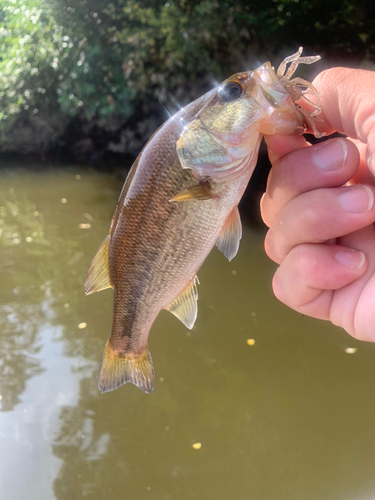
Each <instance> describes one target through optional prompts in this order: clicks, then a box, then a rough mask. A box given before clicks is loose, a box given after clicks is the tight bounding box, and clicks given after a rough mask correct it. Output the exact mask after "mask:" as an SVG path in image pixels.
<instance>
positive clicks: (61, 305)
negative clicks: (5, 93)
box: [0, 171, 375, 500]
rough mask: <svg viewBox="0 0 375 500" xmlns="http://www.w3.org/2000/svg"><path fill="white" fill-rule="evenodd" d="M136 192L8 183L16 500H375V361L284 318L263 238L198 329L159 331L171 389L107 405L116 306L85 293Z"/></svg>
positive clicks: (102, 185) (6, 455)
mask: <svg viewBox="0 0 375 500" xmlns="http://www.w3.org/2000/svg"><path fill="white" fill-rule="evenodd" d="M120 189H121V185H120V183H118V182H117V181H116V180H114V179H112V178H111V177H108V176H101V175H98V174H91V173H89V172H79V173H77V172H76V171H74V172H68V173H62V172H58V171H54V172H51V173H44V174H43V175H38V174H31V173H25V172H24V173H17V174H11V173H8V174H6V175H3V176H2V179H1V183H0V213H1V216H0V219H1V223H0V224H1V225H0V228H1V231H0V254H1V268H0V269H1V270H0V272H1V283H2V287H1V288H0V314H1V333H0V360H1V361H0V363H1V364H0V384H1V385H0V394H1V396H2V400H1V401H0V402H1V405H2V410H3V412H2V413H0V464H1V466H0V498H6V499H7V500H13V499H14V500H19V498H27V499H38V500H50V499H58V500H68V499H69V500H71V499H72V498H74V499H75V498H81V497H83V498H85V497H87V498H90V499H93V500H102V499H103V498H106V496H111V498H113V499H115V500H117V499H118V500H120V499H123V498H131V499H132V500H144V499H146V498H147V499H152V500H172V499H175V498H183V499H184V500H190V499H194V500H196V499H197V498H198V499H200V498H205V499H206V498H207V499H208V500H211V499H215V500H224V499H225V500H226V499H228V498H231V499H234V500H243V499H247V498H251V499H252V500H274V499H276V498H277V500H290V498H298V499H304V500H305V499H306V500H336V499H337V500H339V499H340V500H342V499H344V500H346V499H348V500H349V499H353V498H356V499H357V498H361V499H362V498H363V499H365V498H372V497H373V496H374V493H375V478H374V475H373V468H374V465H375V452H374V450H375V429H374V426H373V425H372V422H373V414H374V412H375V398H374V385H373V382H372V381H373V379H374V377H375V363H374V358H375V346H374V345H368V344H363V343H358V342H355V341H354V340H352V339H350V338H349V337H347V336H346V334H344V333H343V332H340V331H339V330H338V329H336V328H333V327H330V326H329V325H328V324H325V323H322V322H318V321H314V320H310V319H308V318H304V317H301V316H300V315H298V314H295V313H293V312H291V311H288V310H287V309H286V308H285V307H284V306H282V305H281V304H279V303H277V301H276V300H275V299H274V298H273V297H272V294H271V291H270V276H271V274H272V269H273V264H272V263H270V262H269V261H268V260H267V258H266V257H265V256H264V252H263V249H262V238H261V236H259V235H257V234H255V233H252V232H250V231H249V230H248V229H246V227H245V228H244V238H243V241H242V243H241V249H240V252H239V255H238V256H237V257H236V259H235V260H234V261H233V262H232V263H230V264H229V263H227V262H226V260H225V259H224V257H223V256H222V255H221V254H220V252H218V251H215V250H214V251H213V252H212V254H211V255H210V257H209V259H208V261H207V262H206V264H205V265H204V267H203V268H202V270H201V271H200V272H199V278H200V281H201V285H200V288H199V315H198V320H197V325H196V328H195V329H194V330H192V331H191V332H190V331H187V330H186V328H184V327H183V325H181V323H180V322H178V320H176V318H174V317H173V316H172V315H170V314H169V313H167V312H162V313H161V314H160V315H159V317H158V318H157V320H156V322H155V324H154V326H153V329H152V332H151V337H150V350H151V352H152V354H153V358H154V364H155V370H156V384H155V391H154V392H153V393H152V394H150V395H145V394H144V393H142V392H141V391H140V390H139V389H137V388H136V387H134V386H131V385H129V384H128V385H126V386H125V387H122V388H120V389H119V390H118V391H115V392H113V393H107V394H104V395H100V394H99V392H98V390H97V381H96V377H97V369H98V364H99V359H100V355H101V351H102V349H103V346H104V342H105V340H106V338H107V336H108V334H109V330H110V321H111V317H110V316H111V307H112V291H111V290H106V291H103V292H101V293H99V294H95V295H93V296H90V297H84V295H83V281H84V279H85V274H86V271H87V269H88V266H89V263H90V260H91V258H92V256H93V254H94V252H95V250H96V249H97V247H98V245H99V243H100V242H101V241H102V240H103V238H104V236H105V234H106V232H107V231H108V224H109V220H110V218H111V215H112V212H113V210H114V207H115V204H116V200H117V196H118V193H119V191H120ZM62 200H63V201H62ZM26 238H31V240H30V239H29V240H26ZM84 323H85V324H86V326H85V327H83V328H79V327H78V325H81V327H82V324H84ZM248 339H254V340H255V343H254V344H253V345H251V343H250V345H249V344H248V343H247V340H248ZM347 347H357V348H358V351H357V352H355V353H353V354H347V352H346V348H347ZM197 442H200V443H202V447H201V449H199V450H195V449H194V448H193V446H192V445H193V444H194V443H197ZM20 477H22V481H20Z"/></svg>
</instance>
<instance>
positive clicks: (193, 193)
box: [170, 181, 219, 201]
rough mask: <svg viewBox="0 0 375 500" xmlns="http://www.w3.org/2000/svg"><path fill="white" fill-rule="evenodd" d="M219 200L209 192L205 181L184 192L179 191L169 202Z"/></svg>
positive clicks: (208, 186) (209, 189) (217, 196)
mask: <svg viewBox="0 0 375 500" xmlns="http://www.w3.org/2000/svg"><path fill="white" fill-rule="evenodd" d="M215 198H219V195H217V194H215V193H213V192H212V191H211V188H210V185H209V182H208V181H206V182H204V183H203V184H198V185H197V186H193V187H191V188H189V189H186V190H185V191H181V192H180V193H178V194H177V195H176V196H174V197H173V198H172V199H171V200H170V201H193V200H196V201H203V200H213V199H215Z"/></svg>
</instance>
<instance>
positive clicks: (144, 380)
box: [98, 340, 155, 394]
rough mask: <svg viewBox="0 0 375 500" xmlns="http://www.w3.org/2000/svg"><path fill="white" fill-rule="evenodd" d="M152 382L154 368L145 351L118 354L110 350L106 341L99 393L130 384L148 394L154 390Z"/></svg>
mask: <svg viewBox="0 0 375 500" xmlns="http://www.w3.org/2000/svg"><path fill="white" fill-rule="evenodd" d="M154 381H155V373H154V366H153V363H152V358H151V354H150V352H149V351H148V350H147V349H146V350H145V352H144V353H143V354H133V353H129V354H127V353H124V352H118V351H115V350H113V349H112V348H111V346H110V343H109V340H107V342H106V345H105V347H104V351H103V355H102V360H101V363H100V368H99V376H98V387H99V390H100V392H101V393H103V392H109V391H114V390H115V389H118V388H119V387H121V386H122V385H124V384H126V383H128V382H131V383H132V384H134V385H136V386H137V387H139V388H140V389H142V391H143V392H145V393H146V394H149V393H150V392H151V391H152V389H153V388H154Z"/></svg>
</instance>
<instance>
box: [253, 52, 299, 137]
mask: <svg viewBox="0 0 375 500" xmlns="http://www.w3.org/2000/svg"><path fill="white" fill-rule="evenodd" d="M254 78H255V80H256V83H257V85H256V87H257V91H256V92H255V95H254V96H253V97H254V99H255V100H256V101H257V103H258V105H259V106H260V107H261V108H262V109H263V111H264V113H265V116H264V118H262V120H261V124H260V129H259V131H260V133H261V134H265V135H271V134H298V135H301V134H303V133H304V132H306V129H307V127H306V123H305V119H304V116H303V114H302V113H301V112H300V111H299V110H298V109H297V107H296V105H295V104H294V102H293V100H292V98H291V96H290V94H289V93H288V91H287V90H286V89H285V87H284V86H283V84H282V83H281V81H280V80H279V78H278V77H277V75H276V73H275V71H274V69H273V68H272V66H271V65H270V63H268V62H267V63H265V64H262V66H260V67H259V68H258V69H256V70H255V71H254Z"/></svg>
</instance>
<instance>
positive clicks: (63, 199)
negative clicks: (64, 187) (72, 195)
mask: <svg viewBox="0 0 375 500" xmlns="http://www.w3.org/2000/svg"><path fill="white" fill-rule="evenodd" d="M60 201H61V203H68V200H67V199H66V198H61V200H60Z"/></svg>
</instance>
